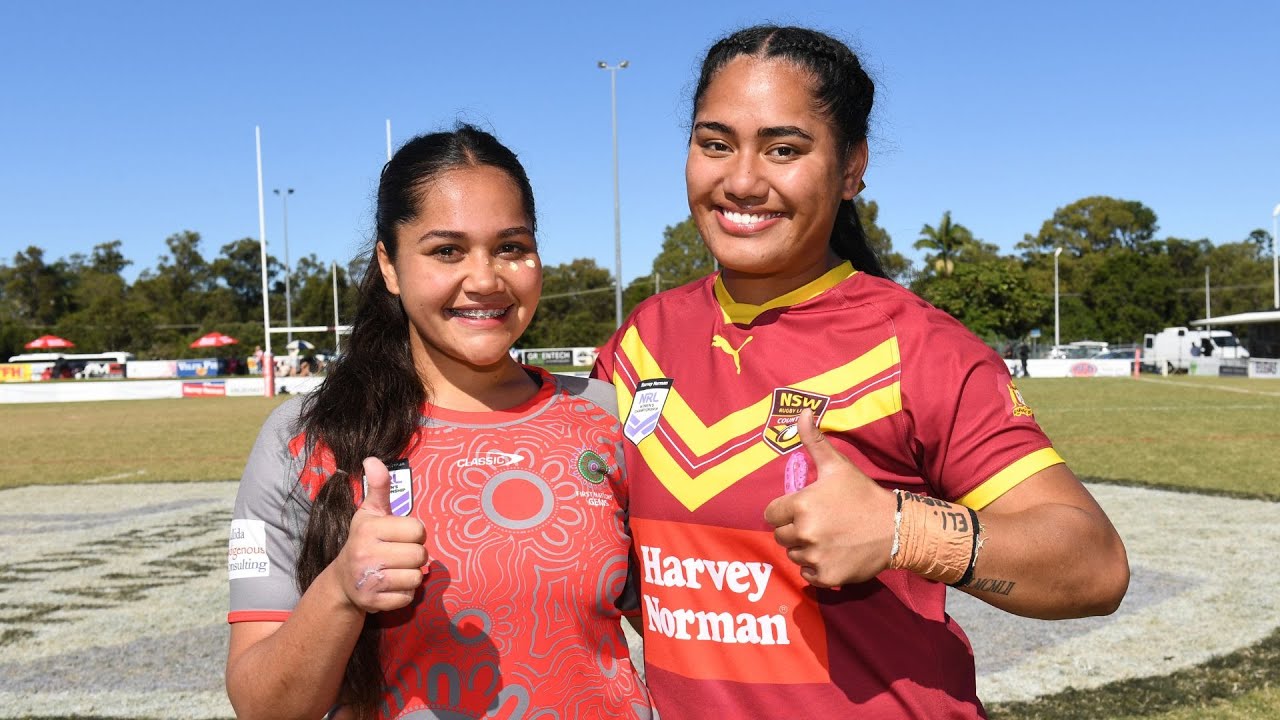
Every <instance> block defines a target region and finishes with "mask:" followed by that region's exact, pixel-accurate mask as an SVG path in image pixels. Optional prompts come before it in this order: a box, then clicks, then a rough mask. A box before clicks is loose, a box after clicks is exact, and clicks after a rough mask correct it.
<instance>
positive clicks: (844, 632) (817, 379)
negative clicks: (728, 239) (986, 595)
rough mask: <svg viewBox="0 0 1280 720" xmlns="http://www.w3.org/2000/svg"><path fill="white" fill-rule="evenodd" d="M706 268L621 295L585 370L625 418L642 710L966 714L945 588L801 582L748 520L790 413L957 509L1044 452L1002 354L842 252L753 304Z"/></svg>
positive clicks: (669, 716) (957, 634) (892, 482)
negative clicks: (650, 706)
mask: <svg viewBox="0 0 1280 720" xmlns="http://www.w3.org/2000/svg"><path fill="white" fill-rule="evenodd" d="M717 278H718V276H711V277H708V278H704V279H702V280H699V281H696V282H694V283H691V284H689V285H686V286H684V287H681V288H677V289H675V290H671V291H668V292H666V293H663V294H662V295H659V296H657V297H655V298H651V299H649V300H648V301H646V302H645V303H642V304H641V305H640V306H639V307H638V308H637V309H636V310H635V312H634V313H633V314H632V316H631V317H630V318H629V319H628V321H627V323H626V324H625V325H624V326H623V327H622V328H621V329H619V331H618V332H617V333H616V334H615V335H614V337H613V338H612V339H611V340H610V342H609V343H608V344H607V345H606V346H605V347H604V348H602V350H601V353H600V356H599V359H598V360H597V365H596V368H595V370H594V373H593V374H594V375H595V376H596V377H599V378H603V379H607V380H609V381H611V382H613V383H614V385H615V388H616V390H617V393H618V402H619V410H620V414H621V417H622V418H623V420H624V421H623V430H624V434H625V435H626V437H627V442H626V443H624V445H625V447H626V456H627V465H628V469H629V474H630V479H631V527H632V532H633V537H634V542H635V547H636V555H637V557H638V563H639V564H638V567H637V568H636V569H635V571H636V572H637V573H638V575H639V577H640V579H641V593H642V595H641V597H642V602H641V607H642V608H643V611H644V621H645V629H646V632H645V664H646V673H647V675H646V678H647V680H648V683H649V686H650V693H651V695H652V697H653V699H654V703H655V708H656V709H657V710H658V712H659V715H660V716H661V717H662V718H663V719H664V720H683V719H685V718H688V719H690V720H692V719H693V718H703V717H734V718H776V717H799V716H812V717H859V718H902V717H921V718H924V717H928V718H944V717H947V718H950V717H954V718H974V717H982V716H983V710H982V705H981V703H980V702H979V700H978V698H977V695H976V692H975V688H974V683H975V676H974V665H973V653H972V649H971V648H970V645H969V642H968V639H967V638H966V637H965V635H964V633H963V632H962V631H961V630H960V628H959V627H958V626H957V625H956V624H955V623H954V622H953V621H952V620H951V619H950V618H949V617H948V616H947V614H946V612H945V608H944V605H945V591H946V588H945V586H943V585H941V584H938V583H935V582H931V581H928V580H924V579H922V578H920V577H919V576H916V575H914V574H912V573H908V572H905V571H886V572H884V573H881V574H880V575H879V576H878V577H877V578H875V579H874V580H872V581H869V582H866V583H861V584H857V585H849V586H845V587H844V588H842V589H841V590H840V591H838V592H837V591H831V590H817V589H815V588H813V587H812V586H810V585H808V583H806V582H805V581H804V580H803V579H802V578H801V576H800V574H799V569H798V568H797V567H796V566H795V565H794V564H793V563H791V562H790V561H789V560H788V559H787V557H786V555H785V553H784V551H783V550H782V548H780V547H779V546H778V545H777V544H776V543H775V542H774V539H773V534H772V528H771V527H770V526H769V525H768V524H767V523H765V521H764V517H763V513H764V507H765V506H766V505H767V504H768V503H769V502H770V501H771V500H772V499H774V498H776V497H777V496H779V495H780V494H782V493H783V491H784V477H785V467H786V462H787V460H788V459H789V458H788V457H787V456H788V455H789V454H790V453H792V452H803V449H802V448H801V445H800V439H799V436H798V433H797V432H796V430H795V422H796V420H797V419H798V416H799V413H800V411H801V410H802V409H803V408H805V407H810V408H812V409H813V410H814V412H815V414H816V416H817V417H818V418H819V422H820V427H821V429H822V430H823V432H825V433H826V434H827V437H828V439H829V440H830V441H831V443H832V445H833V446H835V447H836V448H837V449H838V450H839V451H840V452H842V453H843V454H844V455H846V456H847V457H848V458H850V460H852V461H853V462H854V463H855V464H856V465H857V466H858V467H859V468H861V469H862V470H863V472H865V473H867V475H869V476H870V477H871V478H872V479H874V480H876V481H877V482H879V483H880V484H881V485H883V486H885V487H887V488H903V489H907V490H911V491H912V492H917V493H924V494H927V495H932V496H935V497H941V498H945V499H947V500H951V501H957V502H960V503H963V504H966V505H969V506H971V507H975V508H980V507H982V506H984V505H985V504H986V503H988V502H990V501H991V500H993V499H995V498H996V497H998V496H999V495H1000V494H1001V493H1003V492H1004V491H1006V490H1007V489H1009V488H1010V487H1012V486H1013V485H1015V484H1017V483H1019V482H1021V481H1022V480H1024V479H1026V478H1027V477H1029V476H1031V475H1032V474H1034V473H1035V472H1038V471H1039V470H1041V469H1043V468H1045V467H1048V466H1050V465H1053V464H1055V463H1058V462H1061V459H1060V458H1059V457H1058V455H1057V454H1056V453H1055V452H1054V450H1053V449H1052V447H1051V446H1050V444H1049V441H1048V439H1047V438H1046V437H1045V436H1044V434H1043V433H1042V432H1041V430H1040V428H1039V427H1038V425H1037V424H1036V423H1035V421H1034V419H1033V418H1032V416H1031V412H1030V409H1029V408H1027V406H1026V404H1025V403H1024V402H1022V399H1021V396H1020V395H1019V394H1018V392H1017V390H1016V388H1015V387H1014V385H1013V381H1012V379H1011V378H1010V376H1009V372H1008V370H1007V368H1006V367H1005V364H1004V362H1003V361H1001V360H1000V358H999V357H997V356H996V355H995V354H994V353H993V352H992V351H991V350H990V349H989V348H987V347H986V346H985V345H984V344H983V343H982V342H980V341H979V340H978V339H977V338H975V337H974V336H973V335H972V334H971V333H969V332H968V331H967V330H966V329H965V328H964V327H963V326H962V325H960V323H958V322H956V321H955V320H954V319H952V318H951V317H950V316H948V315H946V314H945V313H942V312H941V311H938V310H937V309H935V308H933V307H931V306H930V305H928V304H927V303H925V302H924V301H922V300H920V299H919V298H918V297H916V296H915V295H913V294H911V293H910V292H908V291H907V290H904V289H903V288H901V287H899V286H898V285H896V284H894V283H891V282H888V281H885V280H881V279H878V278H874V277H871V276H868V275H865V274H861V273H855V272H854V271H853V269H852V267H851V266H850V265H849V264H848V263H844V264H843V265H841V266H839V267H837V268H835V269H833V270H831V271H830V272H828V273H827V274H826V275H824V276H823V277H821V278H819V279H817V280H815V281H813V282H812V283H810V284H808V285H806V286H804V287H802V288H799V289H797V290H795V291H793V292H791V293H788V294H787V295H785V296H783V297H780V298H777V299H775V300H773V301H771V302H769V303H766V304H764V305H761V306H755V305H746V304H741V303H735V302H734V301H733V299H732V298H731V297H730V296H729V294H728V292H727V291H726V290H725V288H724V286H723V285H722V284H721V283H720V282H719V281H718V279H717Z"/></svg>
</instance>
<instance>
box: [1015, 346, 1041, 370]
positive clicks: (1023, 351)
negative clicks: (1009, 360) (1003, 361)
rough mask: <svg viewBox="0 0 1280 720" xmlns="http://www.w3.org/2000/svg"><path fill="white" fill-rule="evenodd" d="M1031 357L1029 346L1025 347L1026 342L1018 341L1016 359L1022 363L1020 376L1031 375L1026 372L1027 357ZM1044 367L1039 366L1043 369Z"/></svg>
mask: <svg viewBox="0 0 1280 720" xmlns="http://www.w3.org/2000/svg"><path fill="white" fill-rule="evenodd" d="M1029 357H1031V348H1029V347H1027V343H1026V342H1021V343H1018V360H1019V361H1020V362H1021V363H1022V377H1024V378H1028V377H1031V373H1029V372H1027V358H1029ZM1043 369H1044V368H1041V370H1043Z"/></svg>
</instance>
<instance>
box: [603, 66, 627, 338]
mask: <svg viewBox="0 0 1280 720" xmlns="http://www.w3.org/2000/svg"><path fill="white" fill-rule="evenodd" d="M629 64H630V63H628V62H627V61H626V60H623V61H622V62H620V63H618V64H617V65H610V64H608V63H606V62H605V61H603V60H601V61H600V62H598V63H596V67H598V68H600V69H601V70H608V71H609V107H610V110H611V111H612V117H613V264H614V273H615V274H616V277H617V279H616V281H615V282H614V295H613V302H614V315H615V316H616V320H617V326H618V327H622V215H621V211H620V210H619V201H618V71H619V70H625V69H626V67H627V65H629Z"/></svg>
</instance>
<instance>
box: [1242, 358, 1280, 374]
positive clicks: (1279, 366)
mask: <svg viewBox="0 0 1280 720" xmlns="http://www.w3.org/2000/svg"><path fill="white" fill-rule="evenodd" d="M1249 377H1255V378H1271V379H1280V360H1271V359H1269V358H1250V359H1249Z"/></svg>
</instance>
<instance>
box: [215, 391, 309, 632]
mask: <svg viewBox="0 0 1280 720" xmlns="http://www.w3.org/2000/svg"><path fill="white" fill-rule="evenodd" d="M301 407H302V398H293V399H291V400H289V401H287V402H285V403H283V404H281V405H280V407H278V408H276V409H275V411H274V412H272V413H271V416H270V417H268V418H267V421H266V423H265V424H263V426H262V430H261V431H259V433H258V439H257V441H256V442H255V443H254V444H253V450H252V451H250V453H249V461H248V462H247V463H246V464H245V468H244V475H242V476H241V478H240V488H239V490H238V491H237V492H236V504H235V509H234V510H233V512H232V515H231V534H230V538H229V540H228V543H227V575H228V577H229V579H230V583H231V612H230V614H229V615H228V618H227V619H228V621H229V622H241V621H256V620H279V619H283V618H282V617H280V613H288V612H290V611H292V610H293V607H294V606H295V605H296V604H297V603H298V598H299V593H298V585H297V581H296V574H295V566H296V564H297V559H298V548H299V547H300V546H301V544H302V535H303V532H304V531H305V529H306V524H307V514H308V512H309V510H310V501H309V499H308V498H306V497H305V495H304V494H303V490H302V489H301V487H299V485H298V477H299V471H300V465H299V461H298V460H297V459H295V458H294V457H293V456H292V454H291V453H290V452H289V441H290V439H292V438H293V437H294V436H295V435H297V433H298V415H299V412H300V410H301Z"/></svg>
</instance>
